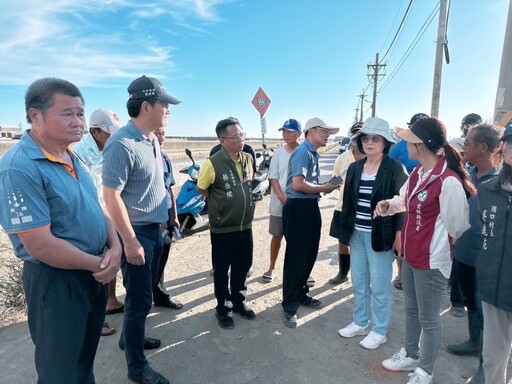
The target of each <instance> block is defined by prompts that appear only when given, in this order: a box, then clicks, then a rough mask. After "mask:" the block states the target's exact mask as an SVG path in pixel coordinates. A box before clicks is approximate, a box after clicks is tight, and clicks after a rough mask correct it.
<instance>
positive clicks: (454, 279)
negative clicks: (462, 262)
mask: <svg viewBox="0 0 512 384" xmlns="http://www.w3.org/2000/svg"><path fill="white" fill-rule="evenodd" d="M458 267H459V265H458V261H457V259H453V264H452V271H451V272H450V303H451V304H452V307H458V308H461V307H464V300H463V299H462V292H461V290H460V286H459V274H458V272H457V269H458Z"/></svg>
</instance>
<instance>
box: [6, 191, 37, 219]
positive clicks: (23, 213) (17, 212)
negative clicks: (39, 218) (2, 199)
mask: <svg viewBox="0 0 512 384" xmlns="http://www.w3.org/2000/svg"><path fill="white" fill-rule="evenodd" d="M24 203H25V198H24V197H23V192H22V191H21V190H20V189H19V188H18V189H17V190H16V191H12V192H11V193H10V195H9V196H8V197H7V204H9V207H10V208H9V213H10V216H11V225H20V224H26V223H31V222H32V221H33V218H32V215H29V214H28V208H27V206H26V205H25V204H24Z"/></svg>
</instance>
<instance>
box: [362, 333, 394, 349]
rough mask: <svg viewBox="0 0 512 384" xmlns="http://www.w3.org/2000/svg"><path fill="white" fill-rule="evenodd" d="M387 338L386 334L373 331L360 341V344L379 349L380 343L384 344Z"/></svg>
mask: <svg viewBox="0 0 512 384" xmlns="http://www.w3.org/2000/svg"><path fill="white" fill-rule="evenodd" d="M387 340H388V339H387V338H386V336H384V335H381V334H378V333H376V332H373V331H371V332H370V333H369V334H368V336H366V337H365V338H364V339H363V340H361V341H360V342H359V345H360V346H361V347H363V348H366V349H377V348H379V345H381V344H384V343H385V342H386V341H387Z"/></svg>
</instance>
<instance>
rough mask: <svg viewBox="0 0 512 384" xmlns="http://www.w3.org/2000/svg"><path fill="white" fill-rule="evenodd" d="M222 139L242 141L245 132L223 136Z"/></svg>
mask: <svg viewBox="0 0 512 384" xmlns="http://www.w3.org/2000/svg"><path fill="white" fill-rule="evenodd" d="M223 139H226V140H236V141H243V140H244V139H245V133H241V134H239V135H234V136H231V137H223Z"/></svg>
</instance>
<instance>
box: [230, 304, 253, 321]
mask: <svg viewBox="0 0 512 384" xmlns="http://www.w3.org/2000/svg"><path fill="white" fill-rule="evenodd" d="M233 312H235V313H238V314H239V315H240V317H241V318H242V319H245V320H254V319H255V318H256V314H255V313H254V311H253V310H252V309H250V308H247V307H245V306H244V307H241V308H239V309H235V308H233Z"/></svg>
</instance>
